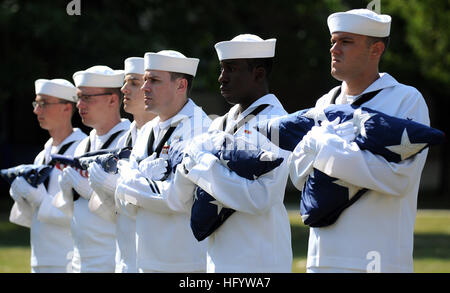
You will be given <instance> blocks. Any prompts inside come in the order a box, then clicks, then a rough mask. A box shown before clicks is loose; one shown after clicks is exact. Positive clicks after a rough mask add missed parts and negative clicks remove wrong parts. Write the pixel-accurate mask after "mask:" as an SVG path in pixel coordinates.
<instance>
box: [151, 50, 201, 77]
mask: <svg viewBox="0 0 450 293" xmlns="http://www.w3.org/2000/svg"><path fill="white" fill-rule="evenodd" d="M199 62H200V59H197V58H187V57H186V56H184V55H183V54H181V53H180V52H177V51H172V50H163V51H159V52H158V53H152V52H149V53H145V55H144V64H145V66H144V68H145V70H162V71H168V72H177V73H185V74H189V75H192V76H195V74H196V72H197V66H198V63H199Z"/></svg>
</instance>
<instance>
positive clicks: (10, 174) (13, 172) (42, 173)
mask: <svg viewBox="0 0 450 293" xmlns="http://www.w3.org/2000/svg"><path fill="white" fill-rule="evenodd" d="M52 168H53V167H52V166H47V165H32V164H24V165H19V166H16V167H12V168H8V169H2V170H0V175H1V177H2V178H3V179H4V180H5V181H6V182H8V183H9V184H11V183H12V182H13V181H14V179H16V177H18V176H21V177H23V178H24V179H25V180H26V181H27V182H28V183H29V184H30V185H31V186H33V187H37V186H38V185H39V184H41V183H43V182H44V181H45V180H46V179H47V178H48V176H50V173H51V171H52Z"/></svg>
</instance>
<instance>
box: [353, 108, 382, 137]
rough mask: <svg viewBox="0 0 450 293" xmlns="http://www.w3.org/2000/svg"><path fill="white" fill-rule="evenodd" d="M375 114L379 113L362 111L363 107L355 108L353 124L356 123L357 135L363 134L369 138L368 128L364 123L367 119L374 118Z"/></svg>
mask: <svg viewBox="0 0 450 293" xmlns="http://www.w3.org/2000/svg"><path fill="white" fill-rule="evenodd" d="M375 115H377V114H370V113H368V112H366V111H362V110H361V108H358V109H356V110H355V112H354V113H353V119H352V122H353V125H355V126H356V127H357V130H358V132H357V133H356V135H358V134H361V135H362V136H363V137H365V138H367V134H366V128H365V126H364V124H365V123H366V121H367V120H369V119H370V118H372V117H373V116H375Z"/></svg>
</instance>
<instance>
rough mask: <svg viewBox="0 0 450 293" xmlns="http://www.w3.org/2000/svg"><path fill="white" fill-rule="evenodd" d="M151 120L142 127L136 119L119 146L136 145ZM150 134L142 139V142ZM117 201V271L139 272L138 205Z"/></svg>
mask: <svg viewBox="0 0 450 293" xmlns="http://www.w3.org/2000/svg"><path fill="white" fill-rule="evenodd" d="M152 126H153V124H152V123H151V121H149V122H147V123H146V124H144V125H143V126H142V127H141V128H140V129H137V127H136V121H133V122H132V123H131V125H130V130H129V131H128V132H127V133H126V134H125V135H124V136H122V137H121V138H120V141H119V142H118V147H125V146H131V147H133V148H134V147H135V146H136V143H137V141H138V137H140V136H141V135H145V133H148V131H146V130H145V129H146V128H150V130H151V128H152ZM146 138H148V135H147V136H146V137H144V138H143V139H142V142H144V140H145V139H146ZM115 201H116V209H117V216H116V237H117V249H118V250H119V253H120V260H119V261H118V262H117V263H116V273H137V268H136V207H135V206H133V205H123V204H120V203H118V199H117V198H115Z"/></svg>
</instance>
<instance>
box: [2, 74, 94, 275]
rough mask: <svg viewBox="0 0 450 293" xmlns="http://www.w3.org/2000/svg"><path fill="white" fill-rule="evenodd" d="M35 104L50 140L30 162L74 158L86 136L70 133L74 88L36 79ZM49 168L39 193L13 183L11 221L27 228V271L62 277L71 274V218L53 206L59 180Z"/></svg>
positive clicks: (19, 182) (63, 82) (75, 131)
mask: <svg viewBox="0 0 450 293" xmlns="http://www.w3.org/2000/svg"><path fill="white" fill-rule="evenodd" d="M35 89H36V100H35V101H34V102H33V108H34V111H33V112H34V114H36V116H37V119H38V122H39V125H40V126H41V128H43V129H46V130H48V132H49V134H50V136H51V138H50V139H49V140H48V141H47V142H46V143H45V146H44V150H42V151H41V152H40V153H39V154H38V155H37V157H36V159H35V160H34V164H35V165H45V164H48V163H49V162H50V160H51V158H50V155H51V154H56V153H58V154H64V155H73V153H74V151H75V148H76V147H77V146H78V144H79V143H80V141H81V140H82V139H83V138H85V137H86V134H84V133H83V132H82V131H81V130H80V129H78V128H72V122H71V119H72V115H73V113H74V112H75V103H76V101H77V89H76V87H75V86H74V85H73V84H72V83H71V82H69V81H67V80H64V79H52V80H47V79H38V80H36V82H35ZM60 174H61V171H60V170H59V169H57V168H53V169H52V172H51V174H50V177H49V179H48V180H46V181H45V182H44V183H42V184H39V185H38V186H37V188H35V187H33V186H31V185H30V184H28V183H27V182H26V181H25V179H24V178H22V177H18V178H16V179H15V180H14V181H13V183H12V186H11V190H10V193H11V195H12V197H13V198H14V199H15V203H14V206H13V208H12V210H11V214H10V221H11V222H13V223H16V224H19V225H22V226H25V227H29V228H30V241H31V271H32V272H36V273H64V272H70V271H71V270H72V263H71V262H72V251H73V241H72V235H71V232H70V218H69V217H68V216H67V215H65V214H64V213H62V212H61V211H60V210H58V209H57V208H55V207H54V206H53V205H52V200H53V198H54V196H55V195H56V194H57V193H58V192H60V188H59V185H58V175H60Z"/></svg>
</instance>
